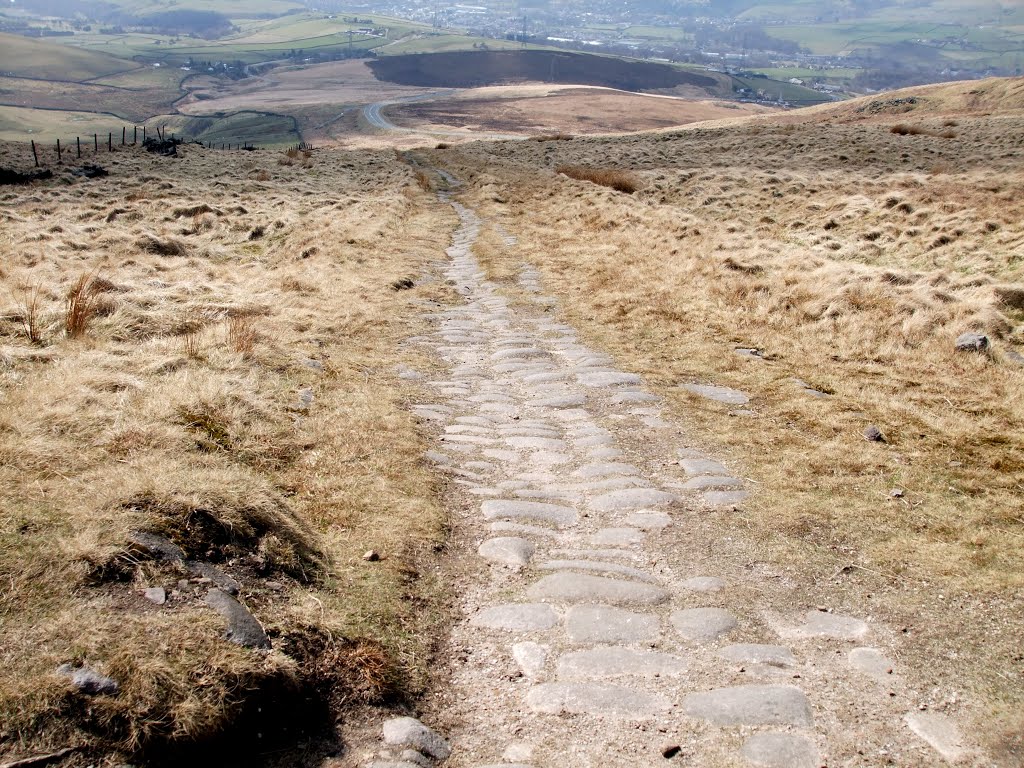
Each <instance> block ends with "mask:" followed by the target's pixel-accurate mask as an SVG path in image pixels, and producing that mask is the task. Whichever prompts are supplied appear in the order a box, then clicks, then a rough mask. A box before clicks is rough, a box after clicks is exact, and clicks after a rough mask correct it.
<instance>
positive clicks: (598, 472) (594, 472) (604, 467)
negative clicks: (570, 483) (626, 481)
mask: <svg viewBox="0 0 1024 768" xmlns="http://www.w3.org/2000/svg"><path fill="white" fill-rule="evenodd" d="M573 474H574V475H576V477H580V478H583V479H584V480H589V479H591V478H597V477H608V476H609V475H639V474H640V470H639V469H637V468H636V467H634V466H633V465H632V464H624V463H621V462H604V463H599V464H584V465H583V466H582V467H580V468H579V469H577V470H576V471H575V472H573Z"/></svg>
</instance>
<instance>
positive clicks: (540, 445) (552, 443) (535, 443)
mask: <svg viewBox="0 0 1024 768" xmlns="http://www.w3.org/2000/svg"><path fill="white" fill-rule="evenodd" d="M504 440H505V444H506V445H508V446H510V447H512V448H518V449H521V450H532V451H540V450H544V451H564V450H565V449H566V447H567V446H566V444H565V441H564V440H559V439H558V438H555V437H522V436H516V435H513V436H511V437H506V438H504Z"/></svg>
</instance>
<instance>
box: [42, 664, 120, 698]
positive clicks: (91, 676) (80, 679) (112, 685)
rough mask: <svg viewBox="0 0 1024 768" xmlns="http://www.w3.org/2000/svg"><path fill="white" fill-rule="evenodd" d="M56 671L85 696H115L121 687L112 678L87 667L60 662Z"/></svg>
mask: <svg viewBox="0 0 1024 768" xmlns="http://www.w3.org/2000/svg"><path fill="white" fill-rule="evenodd" d="M56 672H57V674H58V675H60V676H61V677H66V678H68V679H69V680H70V681H71V684H72V685H73V686H75V688H77V689H78V690H79V691H80V692H81V693H84V694H85V695H86V696H116V695H117V693H118V691H119V690H120V687H121V686H120V685H118V682H117V680H115V679H114V678H112V677H107V676H106V675H101V674H100V673H99V672H96V671H95V670H92V669H89V667H73V666H72V665H71V664H61V665H60V666H59V667H57V670H56Z"/></svg>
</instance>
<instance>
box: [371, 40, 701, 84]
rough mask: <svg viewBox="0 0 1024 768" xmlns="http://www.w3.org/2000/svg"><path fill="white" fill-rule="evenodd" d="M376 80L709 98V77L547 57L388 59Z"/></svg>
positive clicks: (376, 69) (377, 66)
mask: <svg viewBox="0 0 1024 768" xmlns="http://www.w3.org/2000/svg"><path fill="white" fill-rule="evenodd" d="M370 68H371V69H372V70H373V73H374V75H375V76H376V77H377V78H378V79H380V80H386V81H388V82H392V83H399V84H401V85H416V86H421V87H427V88H429V87H438V88H474V87H478V86H485V85H499V84H508V83H521V82H527V81H532V82H544V83H566V84H576V85H599V86H607V87H609V88H618V89H620V90H624V91H654V90H668V89H672V88H676V87H678V86H681V85H689V86H696V87H698V88H703V89H705V90H707V91H708V92H709V93H710V92H711V91H713V90H714V89H716V88H717V87H718V86H719V81H718V80H716V79H715V78H713V77H710V76H708V75H705V74H700V73H697V72H689V71H687V70H684V69H680V68H679V67H672V66H669V65H667V64H657V63H652V62H646V61H629V60H626V59H618V58H612V57H608V56H593V55H588V54H584V53H562V52H552V51H537V50H525V51H453V52H449V53H420V54H406V55H401V56H387V57H382V58H380V59H377V60H375V61H371V62H370Z"/></svg>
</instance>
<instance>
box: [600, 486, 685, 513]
mask: <svg viewBox="0 0 1024 768" xmlns="http://www.w3.org/2000/svg"><path fill="white" fill-rule="evenodd" d="M675 500H676V497H675V496H673V495H672V494H671V493H666V492H665V491H659V490H657V489H656V488H623V489H621V490H618V491H609V492H608V493H604V494H601V495H600V496H598V497H596V498H594V499H592V500H591V501H590V508H591V509H593V510H595V511H597V512H616V511H618V510H624V509H636V508H638V507H660V506H664V505H665V504H671V503H672V502H673V501H675Z"/></svg>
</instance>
